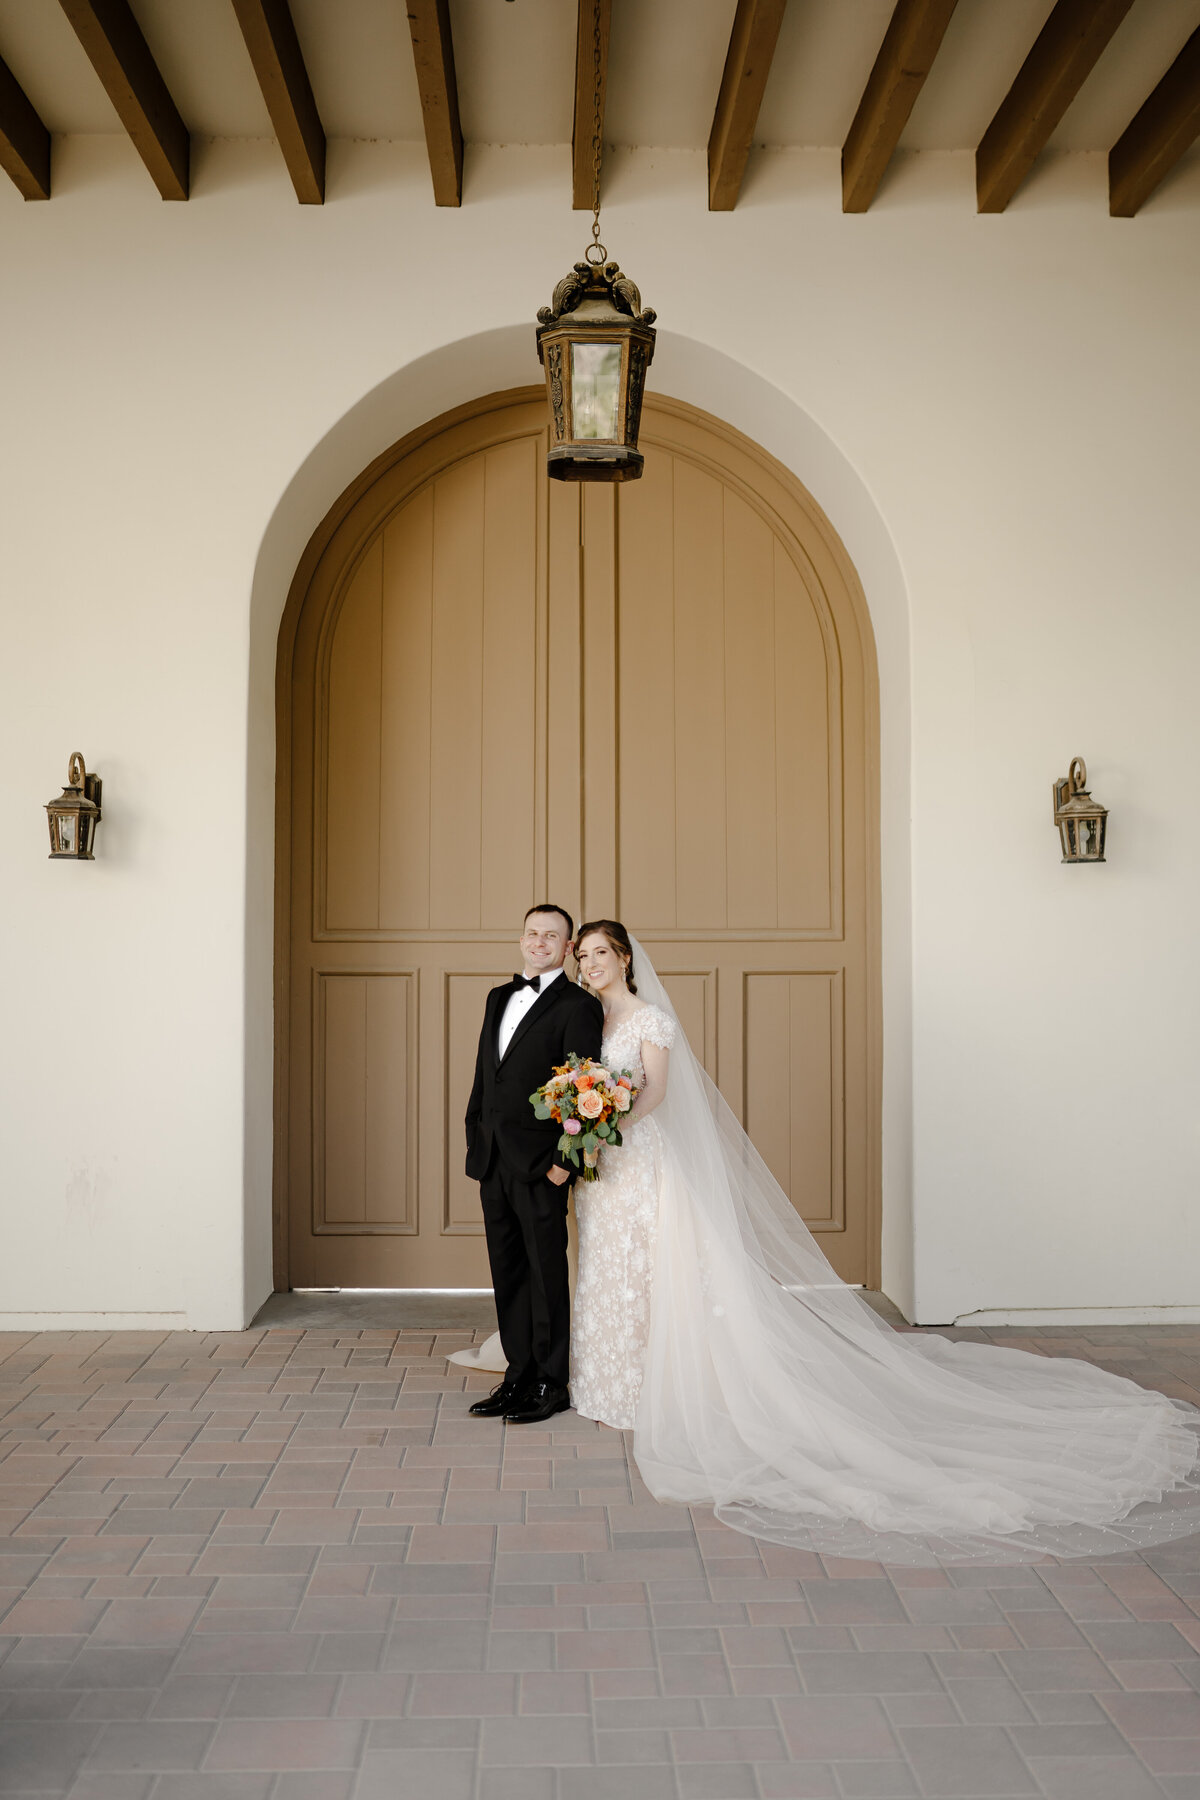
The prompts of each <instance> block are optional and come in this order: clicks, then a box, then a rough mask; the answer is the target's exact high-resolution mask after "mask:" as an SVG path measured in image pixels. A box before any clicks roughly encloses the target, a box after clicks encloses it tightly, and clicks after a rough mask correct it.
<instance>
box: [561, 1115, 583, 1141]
mask: <svg viewBox="0 0 1200 1800" xmlns="http://www.w3.org/2000/svg"><path fill="white" fill-rule="evenodd" d="M563 1130H564V1131H565V1132H566V1134H567V1136H568V1137H578V1136H579V1133H580V1132H581V1131H582V1130H583V1126H582V1125H581V1124H580V1123H579V1120H578V1119H564V1120H563Z"/></svg>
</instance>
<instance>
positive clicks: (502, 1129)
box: [467, 974, 604, 1181]
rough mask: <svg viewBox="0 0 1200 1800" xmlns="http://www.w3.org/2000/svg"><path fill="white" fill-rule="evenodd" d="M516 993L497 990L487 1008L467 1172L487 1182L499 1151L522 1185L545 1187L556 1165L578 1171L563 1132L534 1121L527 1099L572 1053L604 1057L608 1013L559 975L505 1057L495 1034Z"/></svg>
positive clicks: (471, 1105)
mask: <svg viewBox="0 0 1200 1800" xmlns="http://www.w3.org/2000/svg"><path fill="white" fill-rule="evenodd" d="M512 992H513V984H512V982H511V981H506V982H505V983H504V985H503V987H495V988H493V989H492V991H491V993H490V994H489V995H488V997H487V1005H486V1007H485V1008H484V1013H483V1030H482V1031H481V1032H480V1034H479V1054H478V1056H477V1057H476V1059H475V1085H474V1086H473V1087H472V1089H471V1098H470V1100H469V1101H468V1102H467V1174H468V1175H469V1176H470V1177H471V1179H472V1180H473V1181H482V1180H483V1178H484V1176H485V1175H486V1174H487V1172H488V1169H489V1167H490V1165H491V1160H492V1150H493V1147H495V1149H496V1150H497V1151H498V1152H499V1155H500V1159H501V1161H502V1162H504V1163H505V1164H506V1165H507V1167H508V1168H509V1169H510V1170H511V1172H512V1173H513V1174H514V1175H515V1176H516V1177H517V1178H518V1180H520V1181H540V1180H541V1179H542V1177H543V1176H544V1175H545V1174H546V1171H547V1170H548V1169H549V1168H550V1166H551V1164H553V1163H556V1162H557V1163H561V1164H562V1166H563V1167H564V1168H566V1169H567V1170H569V1171H570V1173H571V1174H572V1175H574V1174H575V1173H576V1171H575V1169H574V1167H573V1165H572V1164H570V1163H568V1162H566V1161H565V1160H564V1159H563V1158H562V1157H560V1156H559V1155H558V1152H557V1150H556V1148H555V1146H556V1145H557V1143H558V1140H559V1138H560V1137H561V1136H562V1126H561V1125H559V1124H557V1123H556V1122H555V1120H553V1119H537V1118H535V1117H534V1112H533V1108H532V1106H530V1104H529V1096H530V1094H532V1093H533V1091H534V1090H535V1088H540V1087H541V1085H542V1083H543V1082H545V1081H548V1080H549V1079H550V1076H551V1074H552V1073H553V1071H554V1069H555V1068H556V1067H557V1066H558V1065H559V1064H560V1063H565V1062H566V1060H567V1057H568V1055H569V1054H570V1053H571V1051H572V1050H573V1051H574V1052H575V1054H576V1056H594V1057H599V1055H600V1041H601V1038H602V1037H603V1035H604V1012H603V1009H602V1008H601V1005H600V1002H599V1001H598V1000H597V999H596V996H595V995H594V994H588V993H585V992H584V990H583V988H581V987H576V985H575V983H574V982H573V981H570V980H569V979H568V978H567V976H566V975H565V974H564V975H558V976H556V977H555V979H554V980H553V981H552V982H551V983H550V986H549V987H548V988H546V989H545V991H544V992H543V993H540V994H539V995H538V997H537V999H536V1000H535V1001H534V1003H533V1005H532V1006H531V1007H530V1008H529V1011H528V1012H527V1013H526V1014H525V1017H524V1018H523V1019H522V1020H521V1023H520V1024H519V1025H518V1026H517V1029H516V1031H515V1032H514V1033H513V1040H512V1043H511V1044H510V1045H509V1046H508V1053H507V1055H506V1056H504V1057H503V1058H501V1057H500V1056H499V1055H498V1053H497V1036H498V1033H499V1028H500V1020H501V1017H502V1015H503V1013H504V1008H505V1006H506V1005H507V1004H508V1001H509V998H510V996H511V994H512Z"/></svg>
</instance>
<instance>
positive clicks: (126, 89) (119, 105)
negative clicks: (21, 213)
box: [59, 0, 191, 200]
mask: <svg viewBox="0 0 1200 1800" xmlns="http://www.w3.org/2000/svg"><path fill="white" fill-rule="evenodd" d="M59 4H60V5H61V7H62V9H63V11H64V12H65V13H66V15H67V18H68V19H69V20H70V21H71V24H72V25H73V26H74V28H75V35H76V37H77V38H78V39H79V41H80V43H81V44H82V45H83V47H84V50H85V51H86V52H87V58H88V61H89V62H90V63H91V65H92V67H93V69H95V71H96V73H97V75H98V76H99V77H100V80H101V83H102V84H103V87H104V91H105V93H106V94H107V95H108V97H109V99H110V100H111V101H112V103H113V105H114V106H115V108H116V110H117V117H118V118H119V119H120V121H121V123H122V125H123V126H124V127H125V129H126V131H127V132H128V133H129V135H130V137H131V138H132V139H133V145H134V148H135V150H136V151H137V153H138V155H139V156H140V157H141V159H142V161H143V162H144V163H145V165H146V167H147V168H148V169H149V171H150V174H151V176H152V177H153V180H154V185H155V187H156V188H157V189H158V191H159V193H160V194H161V195H162V197H163V199H164V200H186V199H187V197H188V163H189V160H190V153H191V139H190V138H189V137H188V129H187V126H186V125H185V124H184V122H183V120H182V119H181V118H180V116H179V109H178V108H177V107H176V105H175V102H174V101H173V100H172V98H171V96H170V94H169V93H168V92H167V84H166V82H165V81H164V80H163V78H162V76H161V74H160V73H159V69H158V64H157V63H156V62H155V60H154V58H153V56H152V55H151V54H150V46H149V45H148V44H147V42H146V40H145V38H144V37H143V36H142V31H141V27H140V26H139V24H138V22H137V20H136V19H135V18H134V16H133V13H132V12H131V11H130V9H129V0H59Z"/></svg>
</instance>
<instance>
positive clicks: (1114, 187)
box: [1108, 30, 1200, 219]
mask: <svg viewBox="0 0 1200 1800" xmlns="http://www.w3.org/2000/svg"><path fill="white" fill-rule="evenodd" d="M1197 137H1200V30H1197V31H1193V33H1192V35H1191V37H1190V38H1189V39H1188V41H1187V43H1186V44H1185V45H1184V46H1183V49H1182V50H1181V51H1180V52H1179V55H1178V56H1177V57H1176V58H1175V61H1174V62H1173V63H1172V64H1171V66H1170V68H1169V69H1168V70H1167V72H1166V74H1165V75H1164V76H1163V78H1162V80H1161V81H1160V82H1159V84H1158V86H1157V87H1156V88H1155V90H1154V92H1153V93H1152V94H1151V95H1150V97H1149V99H1148V100H1147V101H1146V102H1145V104H1144V105H1143V106H1141V107H1140V108H1139V109H1138V111H1137V112H1136V113H1135V114H1134V116H1133V118H1132V119H1131V120H1130V121H1129V124H1128V125H1127V126H1126V127H1125V130H1124V131H1123V132H1122V133H1121V135H1120V137H1119V138H1118V139H1117V141H1116V143H1115V144H1114V145H1113V147H1112V149H1111V150H1110V151H1109V153H1108V210H1109V212H1110V213H1111V214H1112V216H1113V218H1114V219H1132V217H1133V215H1134V213H1135V212H1137V210H1138V208H1139V207H1140V206H1142V205H1144V204H1145V202H1146V201H1147V200H1148V199H1149V198H1150V195H1151V194H1152V193H1153V192H1154V190H1155V188H1156V187H1157V186H1158V184H1159V182H1160V181H1161V180H1162V178H1163V176H1164V175H1166V174H1167V173H1168V172H1169V171H1170V170H1171V169H1173V168H1174V167H1175V164H1176V163H1177V162H1178V161H1179V158H1180V157H1181V156H1182V155H1183V153H1184V151H1185V150H1188V149H1190V148H1191V146H1192V144H1194V143H1195V141H1196V139H1197Z"/></svg>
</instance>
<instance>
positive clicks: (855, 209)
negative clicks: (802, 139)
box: [842, 0, 958, 213]
mask: <svg viewBox="0 0 1200 1800" xmlns="http://www.w3.org/2000/svg"><path fill="white" fill-rule="evenodd" d="M957 5H958V0H896V10H895V11H894V12H893V14H892V17H891V21H890V23H889V25H888V28H887V31H886V33H885V34H884V39H883V43H882V44H881V45H880V47H879V55H878V56H877V57H876V58H875V67H874V68H873V69H872V70H871V73H870V76H869V77H868V80H867V85H866V87H865V88H864V89H863V97H862V99H861V100H860V101H859V103H858V111H857V112H856V113H855V115H854V123H853V124H852V125H851V127H850V130H849V133H848V135H847V137H846V142H845V143H844V144H843V145H842V211H843V212H848V213H862V212H866V210H867V208H868V207H869V206H870V204H871V202H872V200H873V199H874V198H875V192H876V189H877V188H878V186H879V183H880V182H881V181H882V180H883V175H884V171H885V170H886V168H887V166H888V164H889V162H890V161H891V160H892V156H893V154H894V152H895V149H896V145H897V144H898V143H899V142H900V133H901V132H902V131H903V130H904V127H905V126H906V125H907V124H908V120H909V115H910V113H911V112H912V109H913V107H914V106H915V105H916V101H917V95H918V94H919V93H920V92H921V89H922V87H923V86H924V85H925V77H926V76H927V75H928V73H929V71H930V69H931V68H932V67H933V59H934V57H935V56H936V55H937V53H938V51H939V50H940V49H941V47H942V39H943V38H944V37H945V35H946V27H947V25H949V23H950V20H951V19H952V17H953V16H954V9H955V7H956V6H957Z"/></svg>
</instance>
